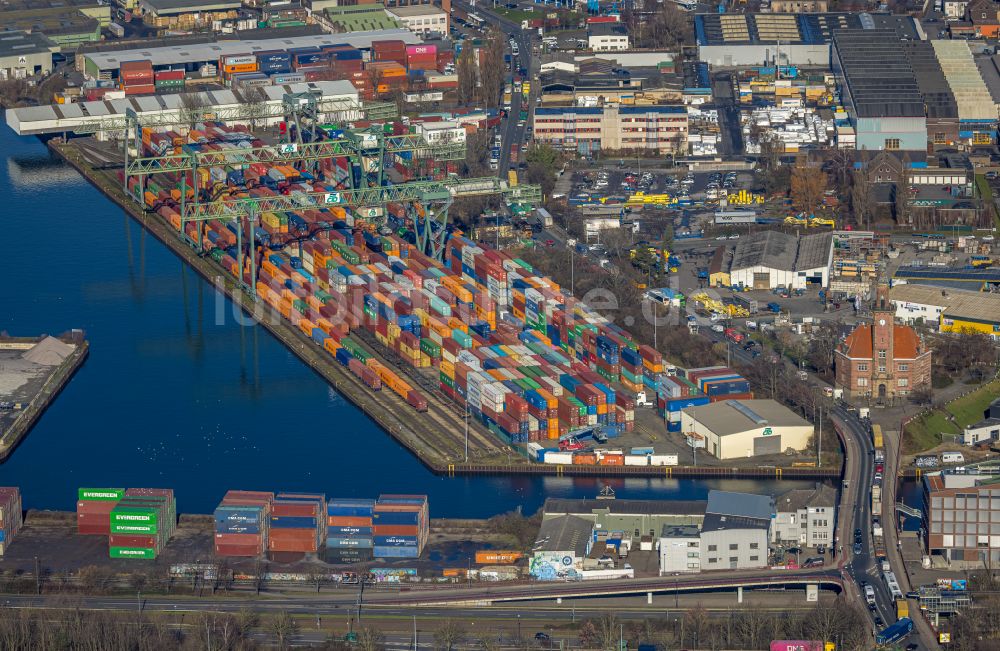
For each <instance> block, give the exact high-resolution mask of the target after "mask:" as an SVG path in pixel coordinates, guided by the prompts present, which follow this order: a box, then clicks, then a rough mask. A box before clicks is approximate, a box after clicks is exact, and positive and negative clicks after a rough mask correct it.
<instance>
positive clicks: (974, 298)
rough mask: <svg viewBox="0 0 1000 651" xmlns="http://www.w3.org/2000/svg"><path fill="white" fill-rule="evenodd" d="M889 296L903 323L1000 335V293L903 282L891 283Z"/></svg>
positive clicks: (994, 335)
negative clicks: (898, 283)
mask: <svg viewBox="0 0 1000 651" xmlns="http://www.w3.org/2000/svg"><path fill="white" fill-rule="evenodd" d="M890 299H891V300H892V305H893V307H894V308H895V315H896V318H897V319H899V320H900V321H902V322H903V323H923V324H926V325H930V326H935V327H937V328H938V329H939V330H940V331H941V332H976V333H982V334H987V335H989V336H991V337H994V338H997V337H1000V294H994V293H991V292H977V291H971V290H963V289H953V288H951V287H934V286H932V285H915V284H910V283H906V284H903V285H896V286H894V287H893V288H892V290H891V291H890Z"/></svg>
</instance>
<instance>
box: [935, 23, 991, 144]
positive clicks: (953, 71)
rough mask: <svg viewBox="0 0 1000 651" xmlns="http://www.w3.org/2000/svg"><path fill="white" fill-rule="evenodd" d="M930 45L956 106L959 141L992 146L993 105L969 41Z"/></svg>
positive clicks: (939, 40) (948, 41)
mask: <svg viewBox="0 0 1000 651" xmlns="http://www.w3.org/2000/svg"><path fill="white" fill-rule="evenodd" d="M931 45H932V46H933V47H934V53H935V55H936V56H937V60H938V63H939V64H940V65H941V70H942V71H943V73H944V77H945V79H946V80H947V82H948V86H949V88H950V89H951V94H952V95H953V96H954V98H955V103H956V105H957V106H958V124H959V138H960V139H961V140H963V141H971V143H972V144H973V145H989V144H992V143H993V142H994V140H995V134H996V128H997V108H996V103H995V102H994V101H993V98H992V96H991V95H990V91H989V88H987V87H986V83H985V82H984V81H983V77H982V74H981V73H980V71H979V67H978V66H977V65H976V62H975V60H974V59H973V57H972V50H971V49H970V47H969V43H968V41H964V40H961V39H959V40H945V39H935V40H933V41H931Z"/></svg>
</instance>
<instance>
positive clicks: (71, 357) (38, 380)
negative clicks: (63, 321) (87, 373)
mask: <svg viewBox="0 0 1000 651" xmlns="http://www.w3.org/2000/svg"><path fill="white" fill-rule="evenodd" d="M81 334H82V333H81ZM87 352H88V344H87V342H86V341H85V340H83V338H82V336H81V337H78V338H77V339H76V340H75V341H70V340H69V339H67V340H66V341H62V340H59V339H56V338H54V337H44V338H41V339H40V338H37V337H34V338H32V337H8V338H5V339H3V340H0V461H3V460H5V459H6V458H7V457H8V456H9V455H10V453H11V452H13V451H14V448H15V447H17V445H18V443H20V442H21V440H23V438H24V437H25V436H26V435H27V433H28V431H29V430H30V429H31V426H32V425H34V424H35V422H36V421H37V420H38V419H39V418H40V417H41V415H42V414H43V413H44V412H45V409H46V408H47V407H48V406H49V405H50V404H51V403H52V401H53V400H55V398H56V396H57V395H58V394H59V392H60V391H61V390H62V388H63V387H64V386H65V385H66V383H67V382H69V380H70V378H72V377H73V374H74V373H76V370H77V369H78V368H79V367H80V366H81V365H82V364H83V361H84V360H85V359H86V358H87Z"/></svg>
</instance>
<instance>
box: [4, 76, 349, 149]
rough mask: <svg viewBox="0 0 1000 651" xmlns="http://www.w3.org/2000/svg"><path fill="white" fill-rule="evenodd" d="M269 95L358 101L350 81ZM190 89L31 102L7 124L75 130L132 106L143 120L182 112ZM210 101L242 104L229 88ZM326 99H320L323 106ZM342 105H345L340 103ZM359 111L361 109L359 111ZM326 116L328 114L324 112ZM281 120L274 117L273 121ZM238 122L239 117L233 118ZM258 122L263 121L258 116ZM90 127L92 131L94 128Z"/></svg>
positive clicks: (276, 100) (18, 128) (273, 102)
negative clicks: (94, 99)
mask: <svg viewBox="0 0 1000 651" xmlns="http://www.w3.org/2000/svg"><path fill="white" fill-rule="evenodd" d="M261 90H262V91H263V92H264V93H265V94H266V95H267V98H268V99H267V100H266V104H267V105H268V106H273V107H278V106H281V103H282V96H283V95H284V94H285V93H303V92H308V91H317V92H318V93H319V94H320V96H321V97H322V98H323V99H324V100H343V101H344V102H346V103H348V104H352V103H353V104H358V105H359V106H360V103H359V102H358V91H357V90H356V89H355V88H354V86H352V85H351V82H349V81H317V82H312V83H304V84H288V85H285V86H262V87H261ZM187 94H188V93H176V94H169V95H147V96H142V97H127V98H125V99H114V100H107V101H101V102H78V103H74V104H50V105H47V106H30V107H25V108H16V109H10V110H8V111H7V126H9V127H10V128H11V129H13V130H14V132H15V133H17V134H18V135H22V136H24V135H38V134H42V133H60V132H72V131H74V130H75V129H78V128H81V127H82V126H83V125H93V124H94V123H95V122H97V121H101V120H107V121H108V122H109V123H120V122H121V120H122V117H123V116H124V115H125V111H126V110H127V109H129V108H131V109H132V110H134V111H136V113H137V114H138V115H139V119H140V120H141V119H142V117H143V115H147V114H150V115H163V114H170V113H176V114H178V115H179V114H180V110H181V108H182V98H183V97H184V96H185V95H187ZM199 95H200V97H201V98H203V99H205V101H207V102H208V104H207V105H206V106H205V108H206V110H212V111H218V112H222V111H225V110H227V109H238V108H239V107H240V105H241V103H240V101H239V100H238V99H237V98H236V96H235V95H234V94H233V92H232V91H231V90H229V89H225V90H212V91H205V92H203V93H199ZM322 104H323V100H321V101H320V107H321V110H322ZM340 108H342V107H340ZM359 115H360V113H359ZM321 117H325V116H321ZM277 121H279V118H274V119H273V122H277ZM231 122H233V123H239V122H240V120H239V119H235V120H232V121H231ZM258 122H264V121H263V120H258ZM93 130H94V129H93V128H90V129H89V131H93Z"/></svg>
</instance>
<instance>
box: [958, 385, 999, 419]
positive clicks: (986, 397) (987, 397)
mask: <svg viewBox="0 0 1000 651" xmlns="http://www.w3.org/2000/svg"><path fill="white" fill-rule="evenodd" d="M997 396H1000V380H994V381H993V382H989V383H987V384H984V385H983V386H982V387H980V388H978V389H976V390H975V391H973V392H972V393H970V394H969V395H967V396H965V397H962V398H959V399H958V400H955V401H954V402H951V403H949V404H948V406H947V409H948V411H949V412H951V414H952V415H953V416H954V417H955V420H956V421H957V422H958V424H959V425H961V426H962V427H965V426H967V425H972V424H974V423H978V422H979V421H981V420H982V419H983V412H984V411H985V410H986V408H987V407H988V406H989V404H990V403H991V402H993V401H994V400H996V398H997Z"/></svg>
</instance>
